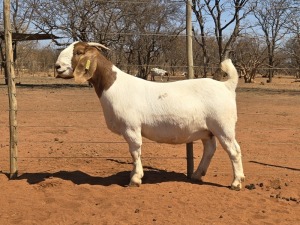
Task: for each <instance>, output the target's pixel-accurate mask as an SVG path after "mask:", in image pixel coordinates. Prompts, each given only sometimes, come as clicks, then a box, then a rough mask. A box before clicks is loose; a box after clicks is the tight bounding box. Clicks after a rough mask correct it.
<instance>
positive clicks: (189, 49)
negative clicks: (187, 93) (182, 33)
mask: <svg viewBox="0 0 300 225" xmlns="http://www.w3.org/2000/svg"><path fill="white" fill-rule="evenodd" d="M192 41H193V40H192V3H191V1H190V0H187V1H186V53H187V64H188V71H187V75H188V79H193V78H194V63H193V45H192ZM186 158H187V177H188V178H191V177H192V174H193V172H194V153H193V143H192V142H191V143H187V144H186Z"/></svg>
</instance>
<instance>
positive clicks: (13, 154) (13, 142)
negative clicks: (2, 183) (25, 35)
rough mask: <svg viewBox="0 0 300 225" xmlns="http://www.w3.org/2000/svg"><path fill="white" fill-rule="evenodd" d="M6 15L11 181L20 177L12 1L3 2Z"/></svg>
mask: <svg viewBox="0 0 300 225" xmlns="http://www.w3.org/2000/svg"><path fill="white" fill-rule="evenodd" d="M3 15H4V34H5V35H4V36H5V60H6V62H5V66H6V70H5V72H7V76H6V77H7V79H8V98H9V128H10V129H9V131H10V145H9V152H10V174H9V177H10V179H14V178H16V177H17V175H18V169H17V152H18V151H17V143H18V135H17V134H18V133H17V96H16V85H15V72H14V63H13V62H14V59H13V49H12V30H11V24H10V0H4V1H3Z"/></svg>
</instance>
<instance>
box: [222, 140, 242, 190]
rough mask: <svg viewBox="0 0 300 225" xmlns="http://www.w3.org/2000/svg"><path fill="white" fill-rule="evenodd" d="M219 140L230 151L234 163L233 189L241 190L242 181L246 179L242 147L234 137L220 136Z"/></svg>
mask: <svg viewBox="0 0 300 225" xmlns="http://www.w3.org/2000/svg"><path fill="white" fill-rule="evenodd" d="M219 140H220V143H221V145H222V146H223V148H224V149H225V151H226V152H227V153H228V155H229V158H230V160H231V163H232V168H233V173H234V179H233V181H232V184H231V189H232V190H237V191H239V190H240V189H241V188H242V182H243V181H244V180H245V175H244V170H243V163H242V154H241V148H240V146H239V144H238V143H237V141H236V140H235V139H234V138H232V139H227V138H220V139H219Z"/></svg>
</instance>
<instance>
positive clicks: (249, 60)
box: [234, 36, 267, 83]
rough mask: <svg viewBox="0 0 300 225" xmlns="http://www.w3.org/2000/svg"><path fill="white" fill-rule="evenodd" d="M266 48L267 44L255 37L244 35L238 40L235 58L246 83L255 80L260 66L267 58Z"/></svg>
mask: <svg viewBox="0 0 300 225" xmlns="http://www.w3.org/2000/svg"><path fill="white" fill-rule="evenodd" d="M266 49H267V48H266V46H265V45H263V44H261V42H260V40H259V39H258V38H255V37H250V36H244V37H241V38H239V39H238V40H237V43H236V46H235V51H234V60H235V62H236V65H237V67H238V69H239V70H240V76H241V77H244V80H245V83H252V82H254V79H255V76H256V75H257V71H258V69H259V67H260V66H261V65H263V64H264V62H265V60H266V59H267V53H266V52H267V51H266Z"/></svg>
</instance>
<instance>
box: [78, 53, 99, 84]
mask: <svg viewBox="0 0 300 225" xmlns="http://www.w3.org/2000/svg"><path fill="white" fill-rule="evenodd" d="M96 68H97V61H96V60H95V58H93V57H88V56H82V57H81V58H80V59H79V62H78V64H77V66H76V68H75V70H74V73H73V75H74V78H75V82H76V83H84V82H86V81H87V80H89V79H91V78H92V77H93V75H94V73H95V71H96Z"/></svg>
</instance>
